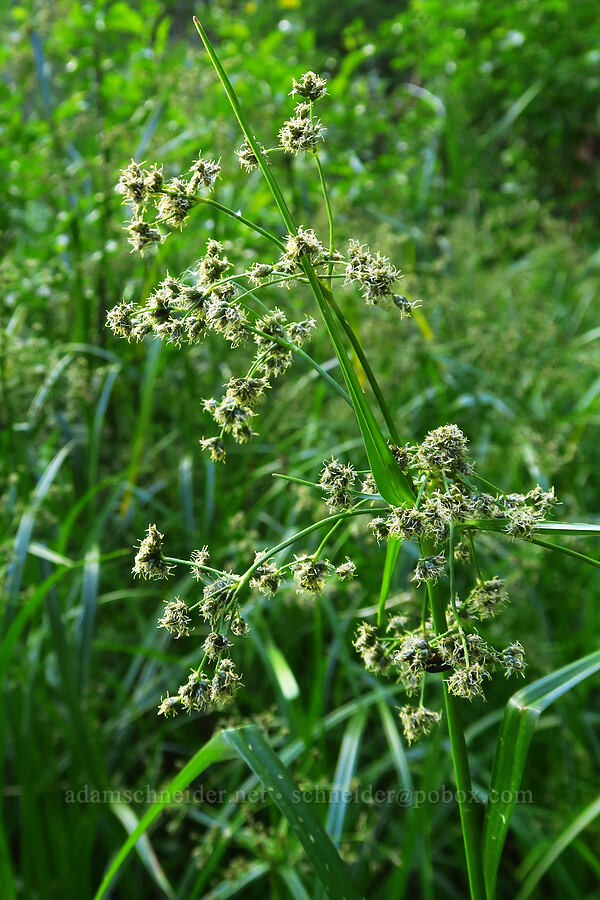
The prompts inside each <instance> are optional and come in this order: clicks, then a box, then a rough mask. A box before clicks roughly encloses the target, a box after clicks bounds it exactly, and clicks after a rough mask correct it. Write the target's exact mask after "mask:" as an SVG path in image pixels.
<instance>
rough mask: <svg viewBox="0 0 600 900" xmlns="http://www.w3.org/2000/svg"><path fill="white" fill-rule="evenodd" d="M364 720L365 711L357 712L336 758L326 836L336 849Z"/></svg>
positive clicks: (347, 727)
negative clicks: (329, 837)
mask: <svg viewBox="0 0 600 900" xmlns="http://www.w3.org/2000/svg"><path fill="white" fill-rule="evenodd" d="M366 720H367V711H366V710H365V709H360V710H358V711H357V712H356V713H355V714H354V715H353V716H352V718H351V719H350V721H349V722H348V725H347V726H346V730H345V731H344V737H343V738H342V746H341V747H340V755H339V756H338V761H337V766H336V770H335V775H334V778H333V797H332V799H331V801H330V804H329V812H328V813H327V834H329V835H330V836H331V839H332V841H333V843H334V844H335V846H336V847H338V846H339V844H340V841H341V838H342V832H343V828H344V818H345V816H346V809H347V806H348V798H347V795H348V792H349V790H350V783H351V781H352V778H353V777H354V771H355V769H356V760H357V758H358V751H359V749H360V742H361V740H362V734H363V731H364V727H365V722H366Z"/></svg>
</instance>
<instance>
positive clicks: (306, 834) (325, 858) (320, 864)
mask: <svg viewBox="0 0 600 900" xmlns="http://www.w3.org/2000/svg"><path fill="white" fill-rule="evenodd" d="M223 738H224V740H225V741H226V742H227V743H228V744H229V745H230V746H231V747H233V748H234V749H235V750H236V751H237V753H238V754H239V755H240V756H241V757H242V759H244V760H245V761H246V763H247V764H248V765H249V766H250V768H251V769H252V771H253V772H254V773H255V775H257V777H258V778H259V779H260V781H261V782H262V784H263V785H264V786H265V787H266V788H267V790H268V791H269V793H270V795H271V797H272V799H273V802H274V803H275V805H276V806H277V808H278V809H279V810H280V812H281V813H282V814H283V815H284V816H285V817H286V819H287V820H288V822H289V823H290V825H291V827H292V828H293V830H294V832H295V834H296V837H297V838H298V840H299V841H300V843H301V844H302V847H303V848H304V851H305V853H306V855H307V857H308V859H309V861H310V863H311V865H312V867H313V869H314V871H315V874H316V876H317V878H318V879H319V881H320V882H321V884H322V885H323V888H324V890H325V893H326V894H327V896H328V897H331V898H335V900H351V898H356V897H357V896H358V895H357V894H356V892H355V890H354V887H353V885H352V881H351V880H350V876H349V874H348V871H347V869H346V867H345V865H344V863H343V862H342V860H341V859H340V857H339V855H338V852H337V850H336V849H335V847H334V846H333V844H332V843H331V840H330V838H329V836H328V835H327V834H326V832H325V830H324V828H323V826H322V825H321V823H320V821H319V820H318V819H317V817H316V815H315V814H314V812H313V811H312V809H311V807H310V806H308V804H306V803H303V802H301V799H300V797H299V791H298V788H297V787H296V785H295V783H294V782H293V781H292V778H291V776H290V774H289V772H288V770H287V769H286V768H285V766H284V765H283V763H282V762H281V761H280V759H279V758H278V757H277V756H276V755H275V753H273V751H272V749H271V747H270V746H269V745H268V744H267V742H266V741H265V739H264V738H263V736H262V735H261V734H260V732H259V731H258V730H257V729H256V728H255V727H254V726H252V725H247V726H245V727H243V728H231V729H228V730H226V731H224V732H223Z"/></svg>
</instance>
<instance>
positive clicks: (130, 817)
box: [111, 803, 175, 900]
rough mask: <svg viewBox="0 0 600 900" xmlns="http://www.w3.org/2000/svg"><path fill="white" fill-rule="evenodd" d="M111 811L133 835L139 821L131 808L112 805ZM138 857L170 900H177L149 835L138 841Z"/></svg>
mask: <svg viewBox="0 0 600 900" xmlns="http://www.w3.org/2000/svg"><path fill="white" fill-rule="evenodd" d="M111 810H112V812H113V813H114V814H115V816H116V817H117V819H118V820H119V822H120V823H121V824H122V826H123V828H124V829H125V831H127V833H128V834H132V833H133V832H134V831H135V829H136V828H137V827H138V825H139V819H138V817H137V816H136V814H135V813H134V811H133V810H132V808H131V807H130V806H127V804H126V803H111ZM135 849H136V850H137V853H138V856H139V857H140V859H141V861H142V863H143V864H144V866H145V868H146V869H147V871H148V873H149V875H150V877H151V878H152V880H153V881H154V882H155V883H156V884H157V885H158V886H159V888H161V890H162V891H163V893H164V894H166V896H167V897H169V900H175V891H174V890H173V888H172V887H171V885H170V883H169V880H168V878H167V876H166V875H165V873H164V872H163V869H162V866H161V864H160V863H159V861H158V859H157V857H156V853H155V852H154V850H153V849H152V844H151V843H150V840H149V838H148V835H147V834H143V835H142V837H140V838H139V839H138V841H137V844H136V848H135Z"/></svg>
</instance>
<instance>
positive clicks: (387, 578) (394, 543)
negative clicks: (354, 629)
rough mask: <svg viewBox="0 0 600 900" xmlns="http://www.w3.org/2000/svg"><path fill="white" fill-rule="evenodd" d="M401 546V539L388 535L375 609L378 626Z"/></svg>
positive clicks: (381, 618) (381, 619)
mask: <svg viewBox="0 0 600 900" xmlns="http://www.w3.org/2000/svg"><path fill="white" fill-rule="evenodd" d="M401 546H402V539H401V538H396V537H394V536H393V535H390V537H389V538H388V544H387V550H386V553H385V563H384V566H383V575H382V578H381V590H380V592H379V607H378V609H377V625H378V626H381V623H382V621H383V613H384V611H385V601H386V600H387V598H388V594H389V592H390V586H391V583H392V575H393V574H394V569H395V568H396V562H397V560H398V554H399V552H400V547H401Z"/></svg>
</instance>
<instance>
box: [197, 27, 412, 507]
mask: <svg viewBox="0 0 600 900" xmlns="http://www.w3.org/2000/svg"><path fill="white" fill-rule="evenodd" d="M194 25H195V26H196V30H197V31H198V34H199V35H200V39H201V40H202V43H203V44H204V47H205V49H206V52H207V53H208V56H209V58H210V61H211V63H212V64H213V66H214V69H215V71H216V73H217V75H218V77H219V80H220V82H221V84H222V86H223V89H224V91H225V93H226V95H227V99H228V100H229V103H230V105H231V108H232V110H233V113H234V115H235V117H236V119H237V121H238V123H239V126H240V128H241V129H242V132H243V134H244V137H245V138H246V140H247V141H248V144H249V145H250V147H251V149H252V151H253V153H254V155H255V157H256V160H257V162H258V165H259V168H260V170H261V172H262V174H263V176H264V178H265V181H266V182H267V185H268V186H269V189H270V191H271V194H272V195H273V199H274V200H275V203H276V205H277V208H278V210H279V213H280V215H281V218H282V219H283V222H284V224H285V227H286V228H287V230H288V232H289V233H290V234H295V232H296V225H295V223H294V220H293V218H292V214H291V212H290V210H289V207H288V205H287V203H286V201H285V198H284V196H283V194H282V193H281V189H280V188H279V185H278V184H277V181H276V180H275V178H274V177H273V174H272V172H271V170H270V169H269V165H268V162H267V160H265V158H264V156H263V154H262V153H261V150H260V147H259V145H258V142H257V140H256V138H255V137H254V134H253V133H252V131H251V130H250V127H249V125H248V123H247V122H246V118H245V116H244V113H243V111H242V108H241V106H240V102H239V100H238V98H237V95H236V93H235V91H234V89H233V86H232V84H231V82H230V81H229V78H228V77H227V73H226V72H225V70H224V68H223V66H222V65H221V61H220V60H219V57H218V56H217V54H216V52H215V50H214V48H213V46H212V44H211V42H210V40H209V39H208V35H207V34H206V32H205V30H204V28H203V27H202V25H201V24H200V22H199V21H198V19H197V18H196V17H195V16H194ZM302 268H303V270H304V273H305V275H306V277H307V279H308V281H309V284H310V286H311V288H312V291H313V294H314V296H315V299H316V301H317V304H318V306H319V309H320V310H321V314H322V316H323V318H324V320H325V325H326V326H327V330H328V332H329V335H330V337H331V340H332V342H333V345H334V348H335V352H336V355H337V357H338V359H339V361H340V366H341V368H342V371H343V373H344V378H345V380H346V384H347V386H348V390H349V393H350V396H351V397H352V401H353V404H354V409H355V412H356V415H357V418H358V421H359V426H360V429H361V433H362V434H363V437H365V435H367V441H366V442H365V444H366V449H367V453H368V455H369V462H370V463H371V468H372V469H374V475H375V480H376V481H377V478H378V476H377V474H376V472H380V473H381V474H382V475H383V477H384V480H385V481H388V482H391V483H392V484H393V488H392V490H391V491H390V492H389V493H390V496H389V498H386V499H389V500H390V502H396V503H400V502H403V501H406V500H408V501H409V502H413V499H414V496H415V494H416V491H415V489H414V486H413V484H412V482H411V480H410V479H409V478H408V477H407V476H406V475H404V473H402V472H400V470H399V468H398V466H397V465H396V463H395V460H394V458H393V456H392V454H391V452H390V451H389V449H388V448H387V447H386V448H385V451H383V454H382V453H381V450H382V448H380V452H379V454H378V455H379V456H380V457H381V458H380V459H373V458H372V457H373V452H371V453H369V444H371V443H372V444H373V445H376V444H377V439H376V435H377V432H379V426H378V425H377V422H376V420H375V417H374V416H373V413H372V411H371V410H370V409H369V408H368V406H366V405H365V403H364V402H363V398H362V396H361V394H362V388H361V387H360V384H359V382H358V378H357V377H356V373H355V371H354V369H353V368H352V366H351V364H350V360H349V359H348V356H347V354H346V351H345V349H344V346H343V344H342V341H341V336H340V335H339V333H338V330H337V326H336V323H335V319H334V317H333V315H332V313H331V309H330V305H331V303H332V301H333V302H335V301H334V299H333V294H332V293H331V291H329V290H328V289H327V287H326V286H325V285H324V284H323V283H322V282H321V281H320V280H319V278H318V277H317V275H316V273H315V271H314V269H313V268H312V266H311V265H310V263H309V262H308V260H306V259H303V260H302ZM337 315H338V318H339V317H340V316H341V313H340V312H339V311H338V313H337ZM340 321H341V320H340ZM344 322H345V320H343V321H341V324H342V327H344V330H345V331H346V334H347V335H348V338H349V340H350V341H351V343H352V345H353V347H354V349H355V351H356V354H357V356H358V358H359V360H360V362H361V365H363V368H364V364H365V363H366V359H365V357H364V353H363V352H362V348H361V347H360V344H359V343H358V340H357V338H356V336H355V335H354V332H352V329H351V328H350V326H349V325H348V324H347V323H346V324H345V325H344ZM365 375H366V376H367V379H368V380H369V383H370V384H371V387H372V388H373V391H374V393H375V396H376V398H377V402H378V403H379V405H380V408H381V412H382V414H383V416H384V418H385V419H386V422H387V423H388V427H389V425H390V422H391V423H392V426H393V420H392V417H391V415H390V413H389V410H388V409H387V406H386V404H385V400H384V398H383V395H382V393H381V389H380V388H379V385H378V384H377V381H376V379H375V376H374V374H373V371H372V369H371V368H370V366H369V365H368V363H366V368H365ZM390 433H391V434H392V438H393V439H394V440H395V437H394V432H393V429H392V431H390ZM374 435H375V438H374V437H373V436H374ZM368 436H370V437H371V441H368ZM392 493H393V494H394V496H392Z"/></svg>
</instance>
